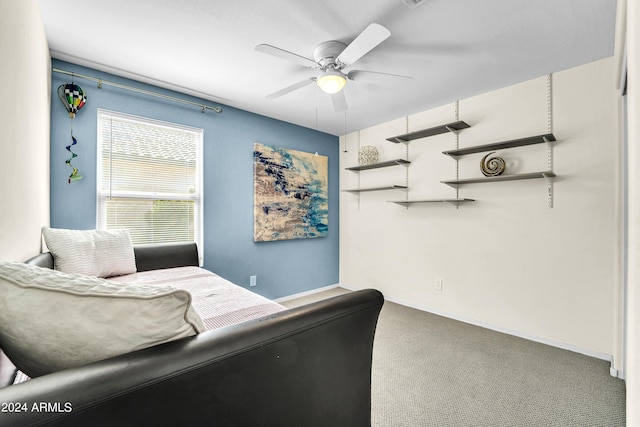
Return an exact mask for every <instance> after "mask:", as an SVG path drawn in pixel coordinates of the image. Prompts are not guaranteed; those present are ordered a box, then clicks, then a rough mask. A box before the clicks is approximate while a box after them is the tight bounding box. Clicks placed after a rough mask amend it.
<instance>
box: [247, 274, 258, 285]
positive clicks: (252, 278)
mask: <svg viewBox="0 0 640 427" xmlns="http://www.w3.org/2000/svg"><path fill="white" fill-rule="evenodd" d="M249 286H258V276H249Z"/></svg>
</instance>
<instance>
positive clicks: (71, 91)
mask: <svg viewBox="0 0 640 427" xmlns="http://www.w3.org/2000/svg"><path fill="white" fill-rule="evenodd" d="M58 97H59V98H60V101H62V104H63V105H64V108H65V109H66V110H67V112H68V113H69V118H70V119H71V144H69V145H67V146H66V147H65V148H66V149H67V151H69V153H71V157H69V158H68V159H67V160H65V164H66V165H67V166H69V167H70V168H71V175H69V178H68V179H67V182H68V183H69V184H71V181H78V180H80V179H82V175H80V174H79V173H78V168H76V167H75V166H73V165H72V164H71V161H72V160H73V159H75V158H76V157H78V155H77V154H76V153H74V152H73V151H72V150H71V147H73V146H74V145H76V144H77V143H78V141H77V140H76V138H75V137H74V136H73V120H74V119H75V117H76V113H78V111H80V109H81V108H82V107H84V104H85V103H86V102H87V96H86V95H85V93H84V91H83V90H82V88H81V87H80V86H78V85H75V84H73V81H72V82H71V83H68V84H63V85H60V86H58Z"/></svg>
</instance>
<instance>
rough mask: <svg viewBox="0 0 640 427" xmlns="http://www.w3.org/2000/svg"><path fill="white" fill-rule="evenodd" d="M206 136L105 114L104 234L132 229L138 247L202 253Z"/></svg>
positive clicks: (101, 126) (101, 169) (101, 134)
mask: <svg viewBox="0 0 640 427" xmlns="http://www.w3.org/2000/svg"><path fill="white" fill-rule="evenodd" d="M202 136H203V132H202V129H196V128H190V127H186V126H182V125H176V124H171V123H166V122H159V121H155V120H151V119H146V118H142V117H135V116H129V115H125V114H121V113H115V112H109V111H105V110H99V111H98V162H99V165H98V175H99V176H98V183H97V185H98V209H97V210H98V228H101V229H113V228H126V229H128V230H129V232H130V233H131V238H132V240H133V242H134V243H136V244H143V243H169V242H192V241H195V242H197V243H198V246H199V248H202V241H201V240H202V238H201V235H202V226H201V216H202V215H201V206H202V194H201V187H202V185H201V183H202V167H201V165H202V160H201V157H202V154H201V153H202ZM200 252H202V249H201V250H200Z"/></svg>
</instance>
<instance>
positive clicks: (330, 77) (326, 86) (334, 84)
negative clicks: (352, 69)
mask: <svg viewBox="0 0 640 427" xmlns="http://www.w3.org/2000/svg"><path fill="white" fill-rule="evenodd" d="M316 84H317V85H318V87H319V88H320V89H322V91H323V92H325V93H328V94H330V95H333V94H334V93H338V92H340V91H341V90H342V88H343V87H345V85H346V84H347V78H346V77H345V76H344V75H343V74H342V73H339V72H337V71H335V70H328V71H325V72H324V73H323V74H322V75H320V76H319V77H318V78H317V79H316Z"/></svg>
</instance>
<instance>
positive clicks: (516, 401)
mask: <svg viewBox="0 0 640 427" xmlns="http://www.w3.org/2000/svg"><path fill="white" fill-rule="evenodd" d="M344 292H348V291H346V290H344V289H340V288H336V289H331V290H328V291H324V292H320V293H318V294H315V295H311V296H307V297H302V298H298V299H295V300H290V301H287V302H283V303H282V304H283V305H285V306H287V307H294V306H298V305H302V304H306V303H309V302H313V301H315V300H318V299H322V298H328V297H331V296H334V295H338V294H340V293H344ZM371 418H372V425H373V426H376V427H391V426H407V427H409V426H411V427H414V426H437V427H448V426H451V427H454V426H455V427H465V426H473V427H480V426H487V427H494V426H496V427H497V426H508V427H516V426H518V427H519V426H522V427H526V426H531V427H541V426H558V427H572V426H576V427H596V426H602V427H616V426H624V425H625V386H624V382H623V381H622V380H620V379H617V378H613V377H611V376H610V375H609V363H608V362H606V361H603V360H599V359H594V358H592V357H588V356H584V355H581V354H577V353H573V352H570V351H567V350H561V349H558V348H555V347H551V346H547V345H544V344H539V343H535V342H532V341H528V340H525V339H521V338H517V337H513V336H511V335H506V334H502V333H499V332H495V331H491V330H488V329H484V328H480V327H477V326H473V325H469V324H466V323H463V322H458V321H455V320H451V319H447V318H444V317H441V316H436V315H433V314H430V313H425V312H422V311H419V310H415V309H412V308H408V307H404V306H401V305H398V304H394V303H390V302H386V303H385V305H384V307H383V309H382V312H381V314H380V319H379V321H378V327H377V330H376V338H375V343H374V351H373V372H372V402H371Z"/></svg>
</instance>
